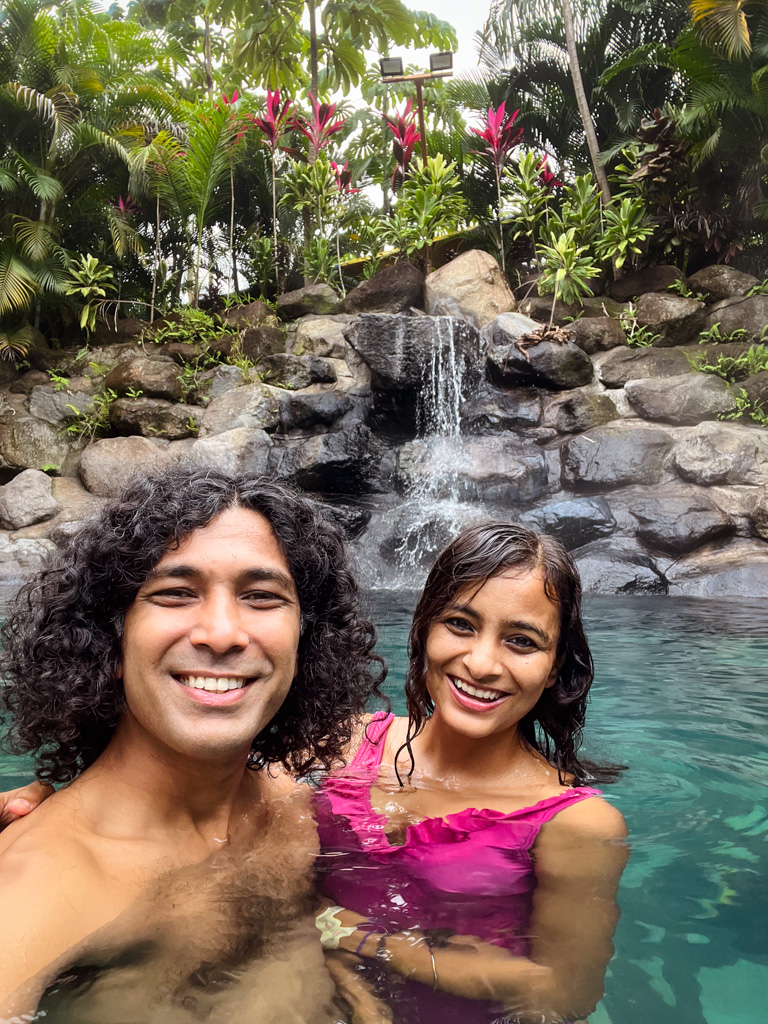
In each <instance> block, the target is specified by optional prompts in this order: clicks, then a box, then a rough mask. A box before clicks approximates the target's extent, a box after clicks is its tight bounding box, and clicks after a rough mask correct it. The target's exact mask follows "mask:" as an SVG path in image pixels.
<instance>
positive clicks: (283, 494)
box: [2, 469, 386, 782]
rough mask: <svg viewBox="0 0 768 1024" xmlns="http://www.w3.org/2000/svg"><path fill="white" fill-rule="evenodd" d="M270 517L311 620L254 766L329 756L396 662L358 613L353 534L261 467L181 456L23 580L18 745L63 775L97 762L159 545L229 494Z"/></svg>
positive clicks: (44, 774)
mask: <svg viewBox="0 0 768 1024" xmlns="http://www.w3.org/2000/svg"><path fill="white" fill-rule="evenodd" d="M233 507H239V508H244V509H250V510H252V511H254V512H258V513H260V514H261V515H263V516H264V518H265V519H266V520H267V521H268V522H269V524H270V526H271V527H272V529H273V531H274V533H275V536H276V537H277V540H278V542H279V544H280V546H281V548H282V551H283V554H284V555H285V558H286V561H287V562H288V565H289V567H290V570H291V574H292V576H293V580H294V584H295V586H296V591H297V594H298V598H299V605H300V608H301V615H302V620H303V628H302V632H301V638H300V641H299V651H298V671H297V675H296V679H295V680H294V682H293V684H292V686H291V688H290V691H289V693H288V696H287V697H286V699H285V701H284V703H283V705H282V707H281V708H280V710H279V711H278V712H277V714H276V715H275V717H274V718H273V719H272V721H271V722H270V723H269V725H268V726H267V727H266V728H265V729H264V730H263V731H262V732H261V733H260V734H259V735H258V736H257V737H256V738H255V739H254V741H253V745H252V748H251V757H250V763H249V767H251V768H254V769H258V768H261V767H263V766H265V765H269V764H276V763H280V764H283V765H284V766H285V767H286V768H289V769H290V770H292V771H294V772H297V773H298V774H304V773H306V772H307V771H309V770H310V769H311V768H312V767H313V766H318V765H320V766H322V767H323V768H328V767H330V765H331V764H332V763H333V762H336V761H337V760H338V758H339V757H340V756H341V752H342V749H343V748H344V746H345V745H346V744H347V743H348V742H349V739H350V733H351V727H352V719H353V718H354V717H355V716H357V715H359V714H361V713H362V712H363V711H364V710H365V707H366V704H367V703H368V701H369V699H370V698H371V697H372V696H375V697H379V698H381V696H382V695H381V693H380V690H379V686H380V684H381V682H382V681H383V679H384V676H385V675H386V668H385V666H384V663H383V661H382V659H381V658H380V657H379V656H378V655H377V654H376V653H375V651H374V647H375V643H376V631H375V629H374V627H373V625H372V624H371V623H370V622H368V621H367V620H366V619H365V618H363V617H362V614H361V610H360V593H359V588H358V585H357V580H356V578H355V575H354V573H353V571H352V569H351V567H350V560H349V556H348V552H347V547H346V543H345V539H344V536H343V534H342V532H341V530H340V528H339V527H337V526H336V525H335V524H334V523H333V522H332V520H331V519H330V518H329V516H328V514H327V513H326V512H325V511H324V510H323V509H322V508H321V506H320V504H319V503H318V502H314V501H310V500H309V499H307V498H305V497H302V496H300V495H299V494H297V493H295V492H293V491H291V490H289V489H288V488H285V487H282V486H279V485H276V484H274V483H271V482H269V481H267V480H265V479H263V478H259V477H248V476H235V475H231V474H228V473H225V472H222V471H220V470H218V469H196V470H190V469H175V470H172V471H169V472H166V473H163V474H160V475H157V476H150V477H147V478H144V479H140V480H137V481H135V482H133V483H132V484H130V485H129V486H128V487H127V488H126V489H125V490H124V492H123V493H122V495H121V496H120V497H119V498H118V499H117V500H114V501H111V502H109V503H108V504H107V505H106V506H105V507H104V508H103V509H102V510H101V511H100V512H99V513H98V514H97V515H95V516H94V517H92V518H91V519H89V520H87V521H86V522H85V523H84V524H83V525H82V526H81V528H80V529H79V530H77V532H76V533H75V534H74V535H73V536H72V537H71V538H70V539H69V540H68V541H67V542H66V544H65V545H64V546H63V548H62V549H61V550H60V552H59V553H58V555H57V556H56V557H55V558H54V560H53V563H52V564H51V565H50V567H47V568H45V569H43V570H42V571H40V572H39V573H37V574H36V576H35V577H34V578H33V579H32V580H30V581H29V582H28V583H27V584H26V586H24V587H23V588H22V590H21V591H20V593H19V594H18V596H17V598H16V600H15V601H14V603H13V606H12V608H11V611H10V614H9V617H8V619H7V621H6V624H5V626H4V628H3V641H4V657H3V666H2V671H3V679H4V681H5V685H4V687H3V689H2V704H3V706H4V708H5V710H6V711H7V712H8V713H9V715H10V720H11V728H10V733H9V747H10V749H11V750H13V751H14V752H15V753H22V754H23V753H33V754H34V755H35V759H36V761H37V766H38V767H37V775H38V778H40V779H41V780H43V781H46V782H65V781H69V780H71V779H73V778H74V777H75V776H76V775H77V774H78V773H79V772H81V771H82V770H83V769H85V768H87V767H88V766H89V765H91V764H93V762H94V761H95V760H96V758H97V757H98V756H99V754H101V753H102V751H103V750H104V749H105V747H106V746H107V744H108V743H109V741H110V739H111V737H112V735H113V733H114V730H115V727H116V725H117V722H118V719H119V717H120V715H121V712H122V710H123V706H124V705H123V687H122V682H121V680H120V679H119V677H118V671H119V670H118V666H119V664H120V659H121V646H122V634H123V620H124V616H125V613H126V611H127V609H128V608H129V606H130V605H131V604H132V603H133V601H134V599H135V597H136V594H137V592H138V591H139V589H140V587H141V586H142V584H143V583H144V582H145V581H146V579H147V577H148V575H149V573H150V572H151V570H152V569H153V568H154V567H155V566H156V565H157V563H158V562H159V561H160V560H161V558H162V557H163V555H164V554H165V553H166V552H167V551H169V550H172V549H173V548H175V547H178V545H179V544H180V543H181V541H183V540H184V538H185V537H188V536H189V535H190V534H191V533H192V532H193V531H194V530H197V529H200V528H201V527H204V526H206V525H207V524H208V523H209V522H210V521H211V520H212V519H213V518H214V517H215V516H217V515H219V514H220V513H221V512H224V511H226V510H227V509H229V508H233Z"/></svg>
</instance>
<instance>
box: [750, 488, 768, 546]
mask: <svg viewBox="0 0 768 1024" xmlns="http://www.w3.org/2000/svg"><path fill="white" fill-rule="evenodd" d="M749 525H750V527H751V530H752V533H754V534H755V536H756V537H761V538H762V539H763V540H768V487H761V488H760V490H759V492H758V494H757V496H756V498H755V500H754V503H753V505H752V508H751V509H750V512H749Z"/></svg>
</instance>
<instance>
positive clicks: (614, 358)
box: [598, 348, 698, 388]
mask: <svg viewBox="0 0 768 1024" xmlns="http://www.w3.org/2000/svg"><path fill="white" fill-rule="evenodd" d="M695 354H698V353H697V352H696V350H695V349H690V348H689V349H684V348H661V349H657V348H617V349H613V351H611V352H608V353H606V355H605V356H604V357H603V358H602V359H601V360H600V362H599V365H598V374H599V376H600V379H601V380H602V382H603V384H605V386H606V387H607V388H621V387H624V385H625V384H626V383H627V382H628V381H630V380H645V379H647V378H648V377H677V376H678V375H679V374H681V373H692V372H693V371H692V368H691V364H690V362H689V361H688V356H689V355H695Z"/></svg>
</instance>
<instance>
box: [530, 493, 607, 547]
mask: <svg viewBox="0 0 768 1024" xmlns="http://www.w3.org/2000/svg"><path fill="white" fill-rule="evenodd" d="M520 521H521V522H523V523H526V524H528V525H529V526H533V527H534V528H535V529H537V530H540V531H542V532H543V533H548V534H550V535H551V536H552V537H557V539H558V540H559V541H562V543H563V544H565V546H566V547H567V548H568V549H569V550H573V548H578V547H581V546H582V545H584V544H589V543H590V541H593V540H599V539H600V538H601V537H608V536H610V534H612V533H613V531H614V530H615V529H616V520H615V518H614V516H613V513H612V512H611V509H610V506H609V504H608V502H607V501H606V500H605V498H572V499H571V500H569V501H553V502H551V503H550V504H548V505H543V506H541V507H540V508H535V509H532V510H531V511H530V512H526V513H525V514H524V515H522V516H521V517H520Z"/></svg>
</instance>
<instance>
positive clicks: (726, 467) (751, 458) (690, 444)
mask: <svg viewBox="0 0 768 1024" xmlns="http://www.w3.org/2000/svg"><path fill="white" fill-rule="evenodd" d="M673 461H674V465H675V468H676V469H677V472H678V473H679V474H680V476H681V477H682V478H683V479H684V480H689V481H690V482H691V483H694V484H702V485H703V486H709V485H711V484H766V483H768V432H765V431H762V430H760V428H758V427H753V428H750V427H742V426H738V425H736V424H730V423H702V424H701V425H700V426H699V427H697V428H696V430H695V431H693V432H692V433H690V434H689V435H688V436H687V437H685V438H683V439H682V440H681V441H679V442H678V444H677V446H676V447H675V451H674V455H673Z"/></svg>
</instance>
